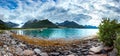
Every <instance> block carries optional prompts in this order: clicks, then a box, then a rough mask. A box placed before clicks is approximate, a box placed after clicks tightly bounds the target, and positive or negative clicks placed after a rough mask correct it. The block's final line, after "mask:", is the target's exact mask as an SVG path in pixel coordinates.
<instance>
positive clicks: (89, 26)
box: [84, 25, 98, 28]
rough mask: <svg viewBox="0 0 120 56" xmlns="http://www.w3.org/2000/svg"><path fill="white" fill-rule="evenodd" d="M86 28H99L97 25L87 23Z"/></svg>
mask: <svg viewBox="0 0 120 56" xmlns="http://www.w3.org/2000/svg"><path fill="white" fill-rule="evenodd" d="M84 28H98V27H97V26H92V25H85V26H84Z"/></svg>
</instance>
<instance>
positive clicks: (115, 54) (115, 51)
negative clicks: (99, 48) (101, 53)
mask: <svg viewBox="0 0 120 56" xmlns="http://www.w3.org/2000/svg"><path fill="white" fill-rule="evenodd" d="M108 56H117V49H115V48H114V49H113V50H112V51H111V52H109V53H108Z"/></svg>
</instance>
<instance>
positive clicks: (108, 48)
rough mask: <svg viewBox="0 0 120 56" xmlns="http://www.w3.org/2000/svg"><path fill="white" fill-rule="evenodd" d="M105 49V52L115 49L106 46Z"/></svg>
mask: <svg viewBox="0 0 120 56" xmlns="http://www.w3.org/2000/svg"><path fill="white" fill-rule="evenodd" d="M103 49H104V50H105V51H111V50H112V49H113V47H107V46H105V47H104V48H103Z"/></svg>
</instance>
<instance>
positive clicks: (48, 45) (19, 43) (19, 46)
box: [0, 31, 101, 56]
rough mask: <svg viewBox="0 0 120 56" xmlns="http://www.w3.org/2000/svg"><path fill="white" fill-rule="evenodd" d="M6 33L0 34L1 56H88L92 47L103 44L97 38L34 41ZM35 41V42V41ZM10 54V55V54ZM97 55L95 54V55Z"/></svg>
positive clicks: (36, 39)
mask: <svg viewBox="0 0 120 56" xmlns="http://www.w3.org/2000/svg"><path fill="white" fill-rule="evenodd" d="M12 34H13V33H10V32H8V31H6V32H5V33H4V34H0V37H1V38H0V40H1V41H0V42H1V43H2V44H1V43H0V55H1V56H3V55H8V56H10V55H11V56H12V55H13V56H16V55H17V56H26V55H30V56H33V55H36V56H39V55H41V56H69V55H73V56H81V55H82V56H88V55H93V54H91V53H90V52H91V51H90V48H92V46H99V45H100V44H101V43H100V42H99V41H98V39H97V38H92V37H91V38H90V37H89V38H90V39H89V38H87V39H82V40H80V39H75V40H72V41H66V40H63V39H59V40H44V39H41V40H40V39H38V38H35V39H32V38H29V37H26V36H20V35H12ZM33 40H35V41H33ZM8 53H9V54H8ZM94 54H95V53H94Z"/></svg>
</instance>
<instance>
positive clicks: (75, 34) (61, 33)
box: [17, 28, 98, 39]
mask: <svg viewBox="0 0 120 56" xmlns="http://www.w3.org/2000/svg"><path fill="white" fill-rule="evenodd" d="M97 32H98V29H78V28H48V29H42V30H41V29H36V30H17V34H20V35H28V36H31V37H40V38H45V39H59V38H65V39H70V38H75V39H76V38H82V37H88V36H92V35H95V34H97Z"/></svg>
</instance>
